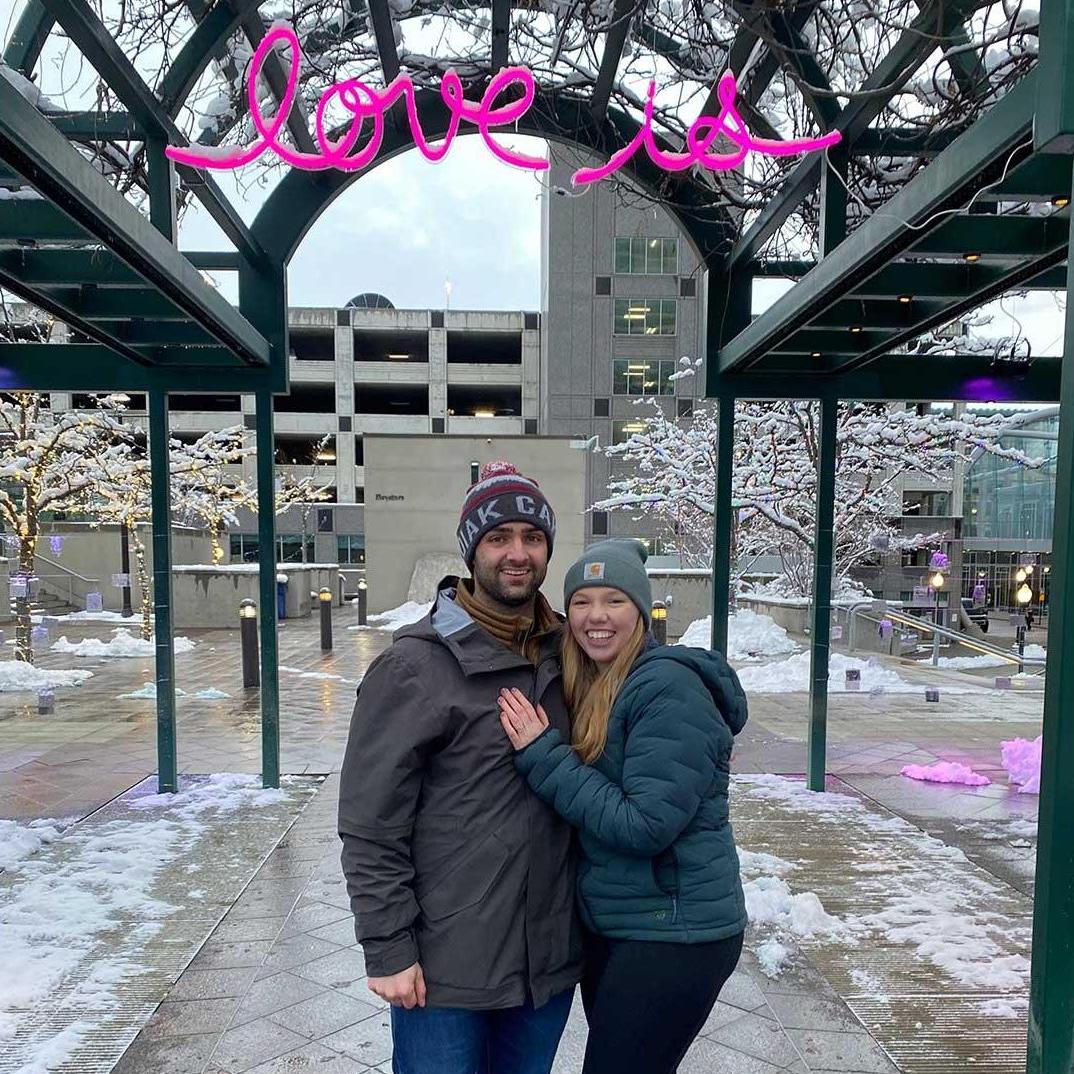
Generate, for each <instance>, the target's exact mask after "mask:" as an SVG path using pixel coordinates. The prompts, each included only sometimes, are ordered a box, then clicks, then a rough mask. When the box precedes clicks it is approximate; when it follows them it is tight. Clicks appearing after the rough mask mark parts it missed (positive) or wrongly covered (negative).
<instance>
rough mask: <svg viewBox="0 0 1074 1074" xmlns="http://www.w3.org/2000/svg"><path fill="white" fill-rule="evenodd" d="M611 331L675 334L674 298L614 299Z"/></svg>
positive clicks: (624, 333) (626, 333)
mask: <svg viewBox="0 0 1074 1074" xmlns="http://www.w3.org/2000/svg"><path fill="white" fill-rule="evenodd" d="M612 331H613V332H614V334H615V335H617V336H673V335H675V299H673V298H617V299H615V319H614V322H613V325H612Z"/></svg>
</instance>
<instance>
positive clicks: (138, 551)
mask: <svg viewBox="0 0 1074 1074" xmlns="http://www.w3.org/2000/svg"><path fill="white" fill-rule="evenodd" d="M131 541H132V542H133V544H134V559H135V562H137V564H138V589H139V591H140V592H141V594H142V638H143V639H144V640H145V641H149V639H150V638H152V637H153V594H152V592H151V591H150V589H149V573H148V571H146V569H145V545H144V544H143V543H142V538H141V537H139V536H138V530H137V529H136V528H134V527H132V528H131Z"/></svg>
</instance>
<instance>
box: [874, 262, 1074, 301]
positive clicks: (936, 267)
mask: <svg viewBox="0 0 1074 1074" xmlns="http://www.w3.org/2000/svg"><path fill="white" fill-rule="evenodd" d="M1007 274H1008V273H1007V269H1006V268H1003V267H1000V266H996V265H983V264H976V265H971V264H967V263H965V262H962V263H959V264H948V265H942V264H919V263H916V262H894V263H892V264H890V265H886V266H885V267H884V268H882V269H881V270H880V271H879V272H877V273H874V274H873V275H872V276H870V277H869V278H868V279H867V280H864V281H863V282H862V283H859V284H857V285H856V286H855V287H854V292H853V293H854V295H855V296H859V297H861V298H898V297H899V295H912V296H914V297H915V298H916V297H921V298H925V299H932V298H965V297H966V296H968V295H976V294H981V293H983V292H985V291H989V290H991V289H992V288H993V287H995V286H996V285H997V284H998V283H1000V282H1001V281H1002V280H1003V279H1005V278H1006V276H1007ZM1065 285H1066V269H1065V268H1062V267H1059V268H1053V269H1048V270H1046V271H1043V272H1041V273H1040V274H1039V275H1037V276H1034V277H1033V278H1032V279H1028V280H1025V281H1023V282H1022V283H1021V284H1019V286H1020V287H1022V288H1025V289H1026V290H1037V291H1055V290H1058V289H1059V288H1062V287H1064V286H1065Z"/></svg>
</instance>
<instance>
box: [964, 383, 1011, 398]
mask: <svg viewBox="0 0 1074 1074" xmlns="http://www.w3.org/2000/svg"><path fill="white" fill-rule="evenodd" d="M964 388H965V391H964V392H963V398H964V399H971V400H973V401H974V402H976V403H995V402H1000V401H1002V400H1005V399H1013V398H1014V392H1013V391H1012V385H1011V382H1010V381H1009V380H1003V379H999V378H996V377H972V378H970V379H969V380H967V381H966V382H965V384H964Z"/></svg>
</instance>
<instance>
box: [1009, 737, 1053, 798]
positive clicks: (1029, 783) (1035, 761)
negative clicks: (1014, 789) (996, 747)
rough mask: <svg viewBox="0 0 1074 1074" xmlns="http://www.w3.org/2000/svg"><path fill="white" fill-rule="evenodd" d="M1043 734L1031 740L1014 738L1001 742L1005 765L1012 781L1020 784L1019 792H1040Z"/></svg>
mask: <svg viewBox="0 0 1074 1074" xmlns="http://www.w3.org/2000/svg"><path fill="white" fill-rule="evenodd" d="M1043 741H1044V740H1043V736H1041V735H1037V737H1036V738H1035V739H1034V740H1033V741H1032V742H1030V741H1029V740H1028V739H1024V738H1014V739H1011V740H1010V741H1008V742H1001V743H1000V756H1001V758H1002V763H1003V767H1004V768H1005V769H1006V770H1007V775H1008V776H1009V777H1010V780H1011V782H1012V783H1016V784H1018V792H1019V794H1040V754H1041V745H1042V743H1043Z"/></svg>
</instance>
